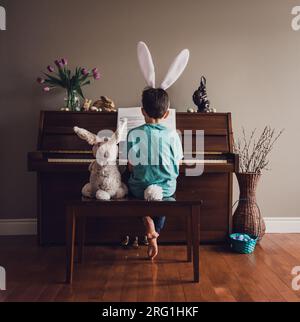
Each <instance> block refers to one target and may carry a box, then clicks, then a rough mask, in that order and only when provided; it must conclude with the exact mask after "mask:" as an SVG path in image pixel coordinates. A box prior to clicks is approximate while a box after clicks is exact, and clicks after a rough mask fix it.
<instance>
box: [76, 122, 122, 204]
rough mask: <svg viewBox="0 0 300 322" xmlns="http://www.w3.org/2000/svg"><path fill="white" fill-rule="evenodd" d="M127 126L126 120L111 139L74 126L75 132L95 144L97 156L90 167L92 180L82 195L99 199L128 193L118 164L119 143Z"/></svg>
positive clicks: (113, 197) (83, 189)
mask: <svg viewBox="0 0 300 322" xmlns="http://www.w3.org/2000/svg"><path fill="white" fill-rule="evenodd" d="M126 128H127V124H126V122H124V123H123V124H122V125H121V126H120V128H119V129H118V130H117V131H116V132H115V133H114V134H113V136H112V137H111V138H110V139H107V138H100V137H99V136H97V135H96V134H93V133H91V132H89V131H87V130H85V129H81V128H79V127H74V131H75V133H76V134H77V135H78V136H79V137H80V138H81V139H83V140H85V141H87V142H88V143H89V144H90V145H92V146H93V155H94V157H95V158H96V160H95V161H94V162H92V163H91V165H90V167H89V171H90V173H91V174H90V182H89V183H87V184H86V185H85V186H84V187H83V188H82V195H83V196H84V197H87V198H95V197H96V198H97V199H99V200H110V199H122V198H124V197H125V196H126V195H127V193H128V189H127V186H126V185H125V184H124V183H123V182H122V180H121V174H120V171H119V169H118V165H117V157H118V143H119V142H120V138H121V136H122V133H123V131H125V129H126Z"/></svg>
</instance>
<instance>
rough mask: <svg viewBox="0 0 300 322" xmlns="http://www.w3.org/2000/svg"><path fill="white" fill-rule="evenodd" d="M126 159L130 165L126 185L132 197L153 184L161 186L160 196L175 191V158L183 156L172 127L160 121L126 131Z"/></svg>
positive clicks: (176, 166)
mask: <svg viewBox="0 0 300 322" xmlns="http://www.w3.org/2000/svg"><path fill="white" fill-rule="evenodd" d="M127 155H128V161H129V163H130V164H131V166H132V173H131V175H130V178H129V181H128V185H129V190H130V192H131V193H132V194H133V195H134V196H135V197H136V198H141V199H143V198H144V191H145V189H146V188H147V187H149V186H150V185H153V184H156V185H159V186H160V187H161V188H162V189H163V196H164V198H167V197H171V196H172V195H173V194H174V193H175V191H176V184H177V177H178V175H179V161H180V160H181V159H182V158H183V152H182V144H181V140H180V138H179V135H178V134H177V132H176V131H175V130H171V129H168V128H167V127H165V126H163V125H161V124H144V125H142V126H139V127H137V128H135V129H133V130H131V131H130V132H129V133H128V136H127Z"/></svg>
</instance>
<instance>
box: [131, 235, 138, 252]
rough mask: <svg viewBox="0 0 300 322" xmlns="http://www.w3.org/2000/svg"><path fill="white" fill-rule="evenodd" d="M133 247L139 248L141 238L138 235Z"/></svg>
mask: <svg viewBox="0 0 300 322" xmlns="http://www.w3.org/2000/svg"><path fill="white" fill-rule="evenodd" d="M132 247H133V248H134V249H138V248H139V238H138V237H135V239H134V241H133V243H132Z"/></svg>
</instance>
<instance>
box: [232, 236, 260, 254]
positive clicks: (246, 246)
mask: <svg viewBox="0 0 300 322" xmlns="http://www.w3.org/2000/svg"><path fill="white" fill-rule="evenodd" d="M241 235H245V234H239V233H237V234H231V235H230V243H231V247H232V249H233V250H234V251H235V252H236V253H239V254H251V253H253V252H254V250H255V246H256V243H257V237H255V236H249V235H247V236H248V237H249V238H250V239H249V240H248V241H245V240H238V239H236V238H237V237H239V236H241Z"/></svg>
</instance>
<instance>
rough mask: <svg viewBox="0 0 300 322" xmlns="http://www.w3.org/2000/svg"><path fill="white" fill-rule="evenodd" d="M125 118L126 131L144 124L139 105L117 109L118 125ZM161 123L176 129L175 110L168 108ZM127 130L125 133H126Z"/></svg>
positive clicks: (123, 138)
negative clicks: (165, 116)
mask: <svg viewBox="0 0 300 322" xmlns="http://www.w3.org/2000/svg"><path fill="white" fill-rule="evenodd" d="M124 119H127V130H128V132H129V131H130V130H132V129H134V128H136V127H138V126H141V125H143V124H145V118H144V115H143V113H142V110H141V108H140V107H125V108H119V109H118V126H119V125H120V123H121V122H123V121H124ZM161 124H163V125H164V126H166V127H168V128H170V129H174V130H176V110H175V109H170V113H169V116H168V117H167V118H166V119H164V120H163V121H162V122H161ZM128 132H127V133H128ZM127 133H124V135H123V136H122V139H121V140H122V141H125V140H126V137H127Z"/></svg>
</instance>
